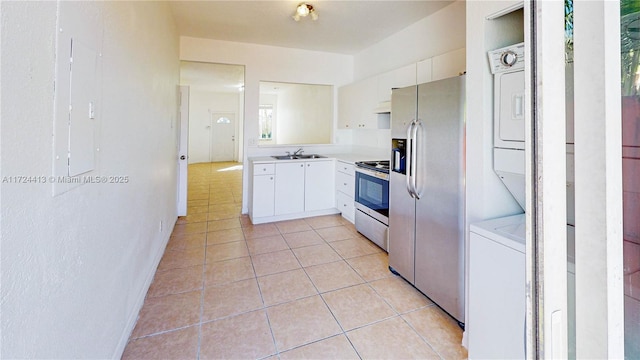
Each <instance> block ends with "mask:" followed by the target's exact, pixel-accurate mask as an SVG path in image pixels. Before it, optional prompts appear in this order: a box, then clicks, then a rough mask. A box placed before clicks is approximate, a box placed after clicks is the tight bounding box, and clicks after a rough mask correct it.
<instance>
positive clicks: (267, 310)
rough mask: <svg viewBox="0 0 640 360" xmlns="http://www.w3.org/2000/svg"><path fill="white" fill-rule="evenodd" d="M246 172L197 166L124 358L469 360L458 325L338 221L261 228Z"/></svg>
mask: <svg viewBox="0 0 640 360" xmlns="http://www.w3.org/2000/svg"><path fill="white" fill-rule="evenodd" d="M241 170H242V168H241V164H238V163H211V164H194V165H189V202H188V206H189V207H188V213H187V214H188V216H186V217H181V218H179V219H178V222H177V224H176V226H175V229H174V231H173V233H172V235H171V239H170V241H169V244H168V245H167V249H166V251H165V254H164V257H163V258H162V260H161V261H160V264H159V266H158V270H157V272H156V275H155V278H154V280H153V283H152V284H151V287H150V289H149V292H148V293H147V298H146V300H145V303H144V306H143V308H142V310H141V312H140V317H139V319H138V322H137V324H136V327H135V329H134V330H133V333H132V334H131V338H130V340H129V344H128V345H127V348H126V349H125V352H124V355H123V359H263V358H269V359H278V358H280V359H309V358H312V359H358V358H362V359H384V358H386V359H410V358H414V359H440V358H443V359H464V358H466V357H467V352H466V350H465V349H464V348H463V347H462V346H460V342H461V338H462V331H461V330H460V328H459V327H458V325H457V324H456V322H455V321H454V320H453V319H451V318H450V317H449V316H448V315H446V314H445V313H444V312H442V310H440V309H439V308H438V307H437V306H435V305H433V304H432V303H431V302H430V301H429V300H428V299H427V298H426V297H424V296H423V295H422V294H420V293H419V292H418V291H417V290H415V289H414V288H413V287H412V286H410V285H409V284H407V283H406V282H405V281H404V280H402V279H401V278H399V277H397V276H394V275H392V274H391V273H390V272H389V270H388V262H387V254H386V253H385V252H383V251H382V250H380V249H379V248H378V247H376V246H375V245H373V244H372V243H371V242H370V241H369V240H367V239H366V238H364V237H363V236H361V235H360V234H358V232H357V231H356V230H355V228H354V227H353V225H352V224H351V223H349V222H347V221H345V220H343V219H342V217H340V216H339V215H335V216H322V217H315V218H308V219H303V220H292V221H283V222H278V223H273V224H262V225H255V226H254V225H252V224H251V222H250V220H249V218H248V217H247V216H242V215H240V208H241V203H242V171H241Z"/></svg>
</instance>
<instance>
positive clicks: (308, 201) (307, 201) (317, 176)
mask: <svg viewBox="0 0 640 360" xmlns="http://www.w3.org/2000/svg"><path fill="white" fill-rule="evenodd" d="M304 169H305V174H304V210H305V211H315V210H322V209H329V208H333V207H334V206H335V197H334V189H335V182H334V178H333V161H313V162H307V163H305V167H304Z"/></svg>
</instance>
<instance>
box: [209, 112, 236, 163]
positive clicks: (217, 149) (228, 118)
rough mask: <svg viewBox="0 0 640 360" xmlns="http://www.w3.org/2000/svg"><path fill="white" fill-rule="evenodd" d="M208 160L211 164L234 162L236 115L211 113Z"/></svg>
mask: <svg viewBox="0 0 640 360" xmlns="http://www.w3.org/2000/svg"><path fill="white" fill-rule="evenodd" d="M209 129H210V132H211V134H210V139H211V141H210V146H209V151H210V159H211V162H217V161H234V160H235V158H234V156H233V155H234V151H235V143H236V141H235V140H236V114H235V113H223V112H214V113H211V127H210V128H209Z"/></svg>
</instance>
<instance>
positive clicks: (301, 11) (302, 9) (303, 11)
mask: <svg viewBox="0 0 640 360" xmlns="http://www.w3.org/2000/svg"><path fill="white" fill-rule="evenodd" d="M296 14H297V15H299V16H307V15H309V7H308V5H307V4H304V3H303V4H300V5H298V8H297V9H296Z"/></svg>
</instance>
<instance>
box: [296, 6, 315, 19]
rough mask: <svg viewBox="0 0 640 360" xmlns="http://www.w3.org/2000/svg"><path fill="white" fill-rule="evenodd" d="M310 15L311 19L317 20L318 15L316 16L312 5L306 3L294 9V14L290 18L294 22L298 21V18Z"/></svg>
mask: <svg viewBox="0 0 640 360" xmlns="http://www.w3.org/2000/svg"><path fill="white" fill-rule="evenodd" d="M308 15H311V19H313V20H318V14H316V10H315V9H314V8H313V5H311V4H307V3H301V4H300V5H298V7H297V8H296V13H295V14H293V16H292V18H293V20H295V21H300V18H303V17H306V16H308Z"/></svg>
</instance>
